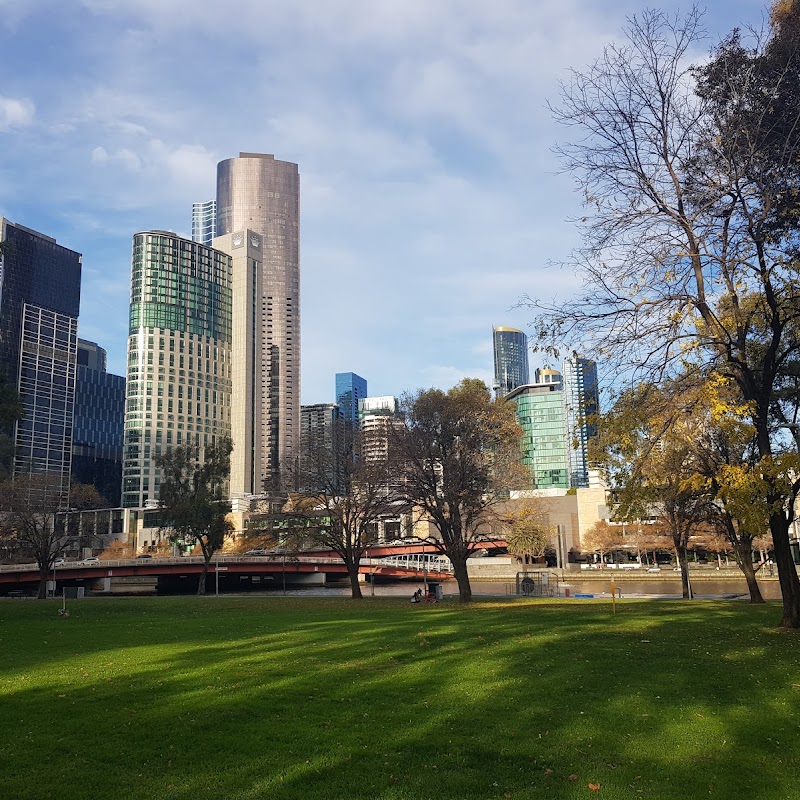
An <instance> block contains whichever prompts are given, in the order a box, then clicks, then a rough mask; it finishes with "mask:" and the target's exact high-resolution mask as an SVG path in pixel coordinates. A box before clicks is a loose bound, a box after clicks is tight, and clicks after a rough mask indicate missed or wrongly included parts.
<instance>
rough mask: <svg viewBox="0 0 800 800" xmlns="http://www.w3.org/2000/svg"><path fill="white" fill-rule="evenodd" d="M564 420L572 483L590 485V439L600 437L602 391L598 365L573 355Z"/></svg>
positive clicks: (568, 367)
mask: <svg viewBox="0 0 800 800" xmlns="http://www.w3.org/2000/svg"><path fill="white" fill-rule="evenodd" d="M562 367H563V374H564V420H565V425H566V429H567V437H568V440H569V443H570V446H569V472H570V486H574V487H576V488H587V487H588V486H589V456H588V449H589V441H590V440H591V439H592V438H593V437H595V436H597V415H598V414H599V413H600V391H599V388H598V382H597V364H596V363H595V362H594V361H592V360H591V359H588V358H583V357H581V356H578V355H574V356H572V357H571V358H567V359H565V360H564V363H563V365H562Z"/></svg>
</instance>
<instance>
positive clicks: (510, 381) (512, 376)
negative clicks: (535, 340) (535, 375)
mask: <svg viewBox="0 0 800 800" xmlns="http://www.w3.org/2000/svg"><path fill="white" fill-rule="evenodd" d="M492 334H493V341H494V391H495V396H496V397H498V398H500V397H505V396H506V395H507V394H508V393H509V392H511V391H513V390H514V389H516V388H517V387H518V386H524V385H525V384H527V383H528V381H529V379H530V378H529V372H528V337H527V335H526V334H525V333H524V332H523V331H520V330H517V328H505V327H499V328H493V329H492Z"/></svg>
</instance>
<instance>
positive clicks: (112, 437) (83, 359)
mask: <svg viewBox="0 0 800 800" xmlns="http://www.w3.org/2000/svg"><path fill="white" fill-rule="evenodd" d="M124 428H125V378H124V377H123V376H122V375H112V374H111V373H109V372H106V351H105V350H104V349H103V348H102V347H100V346H99V345H97V344H96V343H95V342H88V341H86V340H85V339H78V353H77V369H76V378H75V417H74V425H73V434H72V479H73V480H75V481H77V482H78V483H86V484H91V485H93V486H94V487H95V488H96V489H97V490H98V491H99V492H100V494H102V495H103V497H105V498H106V500H107V501H108V502H109V504H110V505H111V506H119V505H120V502H121V494H122V442H123V433H124Z"/></svg>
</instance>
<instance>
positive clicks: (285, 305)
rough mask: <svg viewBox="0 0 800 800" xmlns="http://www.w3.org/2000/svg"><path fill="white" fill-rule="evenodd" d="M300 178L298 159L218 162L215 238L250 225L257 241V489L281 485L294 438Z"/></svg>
mask: <svg viewBox="0 0 800 800" xmlns="http://www.w3.org/2000/svg"><path fill="white" fill-rule="evenodd" d="M299 193H300V177H299V174H298V170H297V164H293V163H291V162H288V161H279V160H277V159H276V158H275V157H274V156H272V155H268V154H264V153H240V154H239V157H238V158H229V159H227V160H225V161H221V162H220V163H219V164H218V166H217V236H218V237H223V236H227V235H229V234H234V232H236V231H244V230H247V229H250V230H251V231H252V232H253V233H254V234H256V235H257V236H259V237H260V238H261V240H262V242H263V246H262V256H261V257H262V260H261V262H260V265H259V270H260V273H261V274H260V278H259V285H260V287H261V288H260V296H259V297H258V299H257V304H256V312H257V316H256V320H255V331H254V333H255V339H254V346H255V347H256V348H257V349H258V351H259V359H260V362H261V364H262V367H263V368H262V371H261V373H260V375H259V382H258V385H256V386H254V387H253V392H254V393H255V394H254V396H255V397H257V398H259V401H260V403H261V405H262V409H261V412H260V414H259V415H258V418H259V420H260V421H259V424H260V425H261V431H260V433H259V435H258V436H257V437H255V439H256V440H257V441H258V446H259V452H258V453H256V454H255V461H256V463H257V471H258V475H259V477H260V486H261V491H266V492H276V491H278V490H279V489H280V465H281V464H287V463H292V461H293V456H294V451H295V449H296V447H297V445H298V444H299V435H300V253H299V234H300V231H299V225H300V221H299Z"/></svg>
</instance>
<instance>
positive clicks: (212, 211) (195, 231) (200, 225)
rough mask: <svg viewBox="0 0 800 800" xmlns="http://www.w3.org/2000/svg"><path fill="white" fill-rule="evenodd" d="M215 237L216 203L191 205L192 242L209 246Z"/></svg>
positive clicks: (207, 202)
mask: <svg viewBox="0 0 800 800" xmlns="http://www.w3.org/2000/svg"><path fill="white" fill-rule="evenodd" d="M216 235H217V201H216V200H206V201H205V202H204V203H192V241H193V242H200V244H205V245H208V247H211V245H212V244H213V242H214V237H215V236H216Z"/></svg>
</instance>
